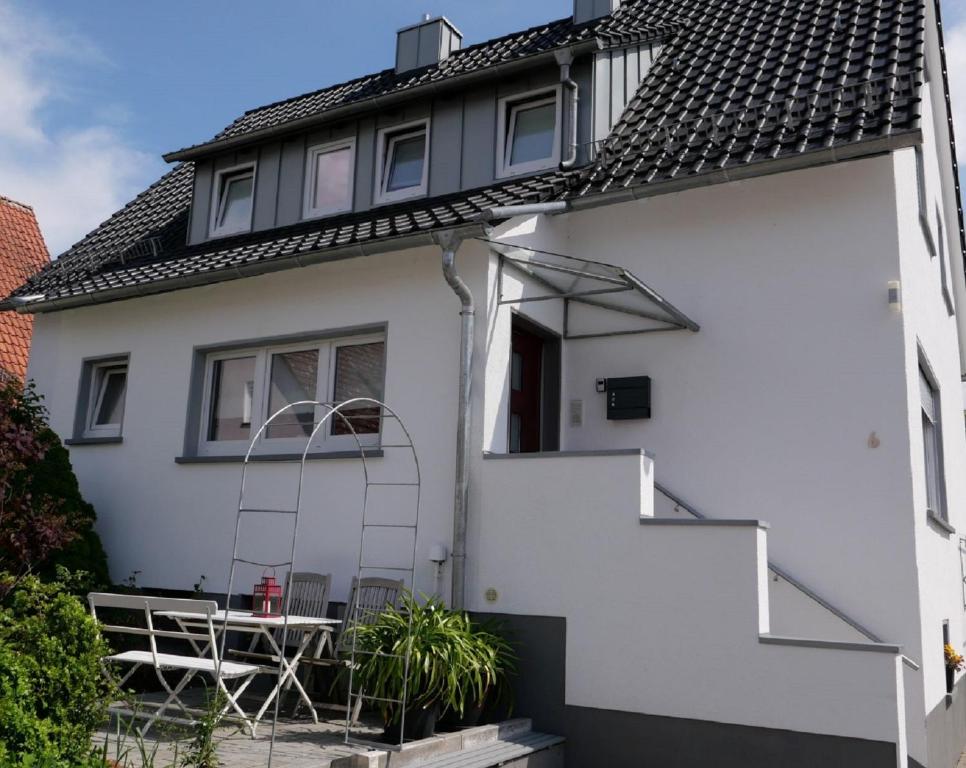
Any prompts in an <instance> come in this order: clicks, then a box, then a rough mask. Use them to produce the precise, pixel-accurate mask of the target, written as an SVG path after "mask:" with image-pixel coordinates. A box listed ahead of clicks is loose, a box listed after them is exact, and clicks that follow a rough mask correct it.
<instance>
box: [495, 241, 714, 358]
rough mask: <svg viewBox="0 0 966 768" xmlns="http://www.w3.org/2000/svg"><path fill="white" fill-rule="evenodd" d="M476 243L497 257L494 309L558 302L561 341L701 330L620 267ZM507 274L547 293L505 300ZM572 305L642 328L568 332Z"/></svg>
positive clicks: (516, 246)
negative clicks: (635, 322)
mask: <svg viewBox="0 0 966 768" xmlns="http://www.w3.org/2000/svg"><path fill="white" fill-rule="evenodd" d="M477 239H478V240H479V241H480V242H482V243H485V244H487V245H489V246H490V247H491V248H492V249H493V250H494V251H496V252H497V253H498V254H499V256H500V266H499V275H498V300H497V304H498V306H519V305H521V304H525V303H530V302H542V301H563V304H564V322H563V330H564V332H563V338H564V339H567V340H576V339H596V338H604V337H609V336H628V335H636V334H641V333H659V332H665V331H692V332H695V333H696V332H697V331H699V330H700V329H701V326H699V325H698V324H697V323H696V322H694V320H692V319H691V318H690V317H688V316H687V315H686V314H684V312H682V311H681V310H679V309H678V308H677V307H675V306H674V305H673V304H672V303H671V302H669V301H668V300H667V299H665V298H664V297H663V296H661V295H660V294H659V293H658V292H657V291H655V290H654V289H653V288H651V287H650V286H649V285H647V284H646V283H645V282H644V281H643V280H641V279H640V278H638V277H637V276H636V275H634V274H633V273H632V272H631V271H630V270H628V269H626V268H624V267H621V266H618V265H615V264H607V263H606V262H603V261H594V260H592V259H584V258H580V257H577V256H569V255H567V254H563V253H554V252H553V251H544V250H540V249H538V248H533V247H531V246H527V245H521V244H518V243H507V242H499V241H497V240H489V239H486V238H477ZM507 269H509V270H512V271H514V272H516V273H518V274H521V275H523V276H524V277H526V278H527V279H528V280H531V281H533V282H534V283H536V284H538V285H540V286H542V287H543V288H545V289H546V290H547V293H543V294H535V295H527V296H521V297H517V298H507V296H506V294H505V292H504V283H503V276H504V271H505V270H507ZM572 304H578V305H582V306H585V307H591V308H594V309H597V310H603V311H606V312H615V313H619V314H620V315H623V316H629V317H633V318H638V319H639V320H642V321H646V322H647V323H648V325H647V326H646V327H642V328H632V329H621V330H615V331H592V332H586V333H581V332H574V329H573V328H572V317H571V305H572Z"/></svg>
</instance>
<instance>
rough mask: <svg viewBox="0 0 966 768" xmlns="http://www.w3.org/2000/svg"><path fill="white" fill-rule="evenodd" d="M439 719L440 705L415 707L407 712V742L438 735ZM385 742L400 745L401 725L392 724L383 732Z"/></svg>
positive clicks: (405, 734)
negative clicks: (437, 724) (437, 723)
mask: <svg viewBox="0 0 966 768" xmlns="http://www.w3.org/2000/svg"><path fill="white" fill-rule="evenodd" d="M438 719H439V704H438V703H436V704H431V705H430V706H428V707H425V708H424V707H414V708H413V709H408V710H406V729H405V733H404V736H405V740H406V741H419V740H420V739H428V738H430V737H431V736H433V735H434V734H435V733H436V721H437V720H438ZM382 738H383V741H385V742H386V743H387V744H398V743H399V723H390V724H389V725H387V726H386V727H385V729H384V730H383V732H382Z"/></svg>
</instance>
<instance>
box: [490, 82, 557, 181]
mask: <svg viewBox="0 0 966 768" xmlns="http://www.w3.org/2000/svg"><path fill="white" fill-rule="evenodd" d="M559 93H560V91H559V89H556V90H552V91H543V92H540V93H536V94H532V93H531V94H525V95H523V96H516V97H512V98H506V99H503V100H501V101H500V116H499V120H500V137H499V144H498V153H497V154H498V157H497V164H498V170H499V175H500V176H515V175H518V174H521V173H533V172H535V171H542V170H547V169H548V168H553V167H555V166H556V165H557V164H558V163H559V162H560V100H559Z"/></svg>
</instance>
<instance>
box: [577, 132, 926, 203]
mask: <svg viewBox="0 0 966 768" xmlns="http://www.w3.org/2000/svg"><path fill="white" fill-rule="evenodd" d="M921 143H922V129H921V128H919V127H917V128H915V129H912V130H909V131H906V132H905V133H897V134H891V135H889V136H885V137H881V138H875V139H868V140H866V141H860V142H856V143H854V144H847V145H845V146H842V147H831V148H829V149H822V150H816V151H812V152H805V153H802V154H801V155H796V156H794V157H786V158H778V159H770V158H769V159H765V160H759V161H757V162H754V163H749V164H748V165H741V166H737V167H735V168H730V169H722V170H718V171H710V172H707V173H699V174H695V175H689V176H685V177H683V178H681V179H672V180H671V181H661V182H656V183H654V184H643V185H639V186H635V187H620V188H619V189H608V190H605V191H603V192H593V193H590V194H588V195H587V196H586V197H571V198H569V199H568V201H567V202H568V203H569V205H570V209H571V210H574V211H576V210H585V209H588V208H598V207H600V206H602V205H613V204H615V203H622V202H630V201H632V200H642V199H645V198H648V197H656V196H657V195H667V194H671V193H673V192H683V191H684V190H688V189H697V188H700V187H710V186H714V185H715V184H726V183H728V182H732V181H741V180H743V179H751V178H757V177H760V176H771V175H774V174H776V173H785V172H787V171H794V170H800V169H803V168H814V167H818V166H822V165H830V164H832V163H839V162H844V161H846V160H858V159H861V158H867V157H875V156H877V155H884V154H887V153H889V152H893V151H895V150H897V149H906V148H907V147H913V146H916V145H917V144H921Z"/></svg>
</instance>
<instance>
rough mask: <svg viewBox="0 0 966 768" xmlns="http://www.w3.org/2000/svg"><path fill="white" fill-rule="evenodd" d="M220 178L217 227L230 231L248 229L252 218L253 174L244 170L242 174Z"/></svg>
mask: <svg viewBox="0 0 966 768" xmlns="http://www.w3.org/2000/svg"><path fill="white" fill-rule="evenodd" d="M222 179H223V180H222V185H223V186H222V193H221V194H222V199H221V205H220V217H219V219H218V224H217V227H218V229H225V230H228V231H230V232H235V231H240V230H245V229H248V228H249V227H250V226H251V220H252V188H253V187H252V185H253V182H254V176H253V174H252V173H251V172H248V171H246V172H245V174H243V175H242V174H240V175H237V176H224V177H222Z"/></svg>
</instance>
